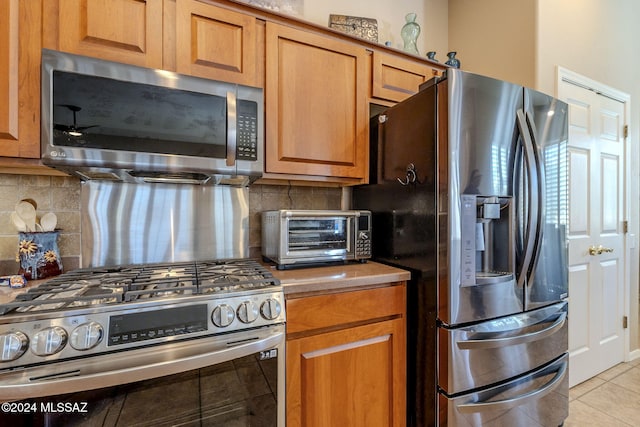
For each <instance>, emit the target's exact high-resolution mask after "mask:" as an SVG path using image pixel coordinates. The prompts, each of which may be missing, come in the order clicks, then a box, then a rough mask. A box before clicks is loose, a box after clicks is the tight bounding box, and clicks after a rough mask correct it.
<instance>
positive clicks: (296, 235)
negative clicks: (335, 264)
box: [283, 216, 353, 262]
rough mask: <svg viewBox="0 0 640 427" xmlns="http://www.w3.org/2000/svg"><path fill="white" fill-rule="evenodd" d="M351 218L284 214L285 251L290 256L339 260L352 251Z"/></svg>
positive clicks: (302, 258) (317, 259) (299, 258)
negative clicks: (287, 215)
mask: <svg viewBox="0 0 640 427" xmlns="http://www.w3.org/2000/svg"><path fill="white" fill-rule="evenodd" d="M352 220H353V219H352V218H351V217H349V216H333V217H312V216H311V217H290V218H287V224H286V228H285V229H284V230H283V231H284V232H285V233H287V236H286V239H284V241H285V242H286V245H287V248H286V254H287V256H288V257H290V258H294V259H297V260H304V261H307V262H314V261H339V260H344V259H347V257H348V254H349V253H351V250H352V248H351V243H350V242H351V228H352Z"/></svg>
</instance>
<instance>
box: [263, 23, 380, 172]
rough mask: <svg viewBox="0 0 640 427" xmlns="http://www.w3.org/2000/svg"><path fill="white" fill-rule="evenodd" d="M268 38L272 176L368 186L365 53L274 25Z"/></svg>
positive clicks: (268, 153) (359, 48)
mask: <svg viewBox="0 0 640 427" xmlns="http://www.w3.org/2000/svg"><path fill="white" fill-rule="evenodd" d="M265 39H266V81H265V99H266V108H265V111H266V150H265V151H266V165H265V169H266V172H267V173H277V174H298V175H310V176H311V175H315V176H318V177H329V178H344V179H345V180H349V179H351V180H353V182H358V183H360V182H365V181H366V178H367V176H368V112H367V76H368V75H369V74H368V68H367V67H368V65H367V61H368V56H367V53H366V50H365V49H364V48H363V47H362V46H358V45H356V44H351V43H347V42H343V41H340V40H338V39H334V38H331V37H327V36H323V35H319V34H315V33H311V32H306V31H302V30H298V29H295V28H291V27H287V26H283V25H278V24H274V23H271V22H267V23H266V36H265Z"/></svg>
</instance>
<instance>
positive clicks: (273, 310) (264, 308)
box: [260, 298, 282, 320]
mask: <svg viewBox="0 0 640 427" xmlns="http://www.w3.org/2000/svg"><path fill="white" fill-rule="evenodd" d="M281 311H282V307H280V303H279V302H278V300H275V299H273V298H267V300H266V301H265V302H263V303H262V305H261V306H260V314H262V317H264V318H265V319H267V320H273V319H276V318H277V317H278V316H280V312H281Z"/></svg>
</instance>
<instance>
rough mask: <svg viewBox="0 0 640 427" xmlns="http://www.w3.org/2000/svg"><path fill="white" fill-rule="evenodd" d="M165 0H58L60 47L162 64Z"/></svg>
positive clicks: (131, 61)
mask: <svg viewBox="0 0 640 427" xmlns="http://www.w3.org/2000/svg"><path fill="white" fill-rule="evenodd" d="M162 4H163V0H59V11H58V12H59V15H58V20H59V41H58V42H59V47H60V50H62V51H65V52H70V53H76V54H79V55H86V56H93V57H97V58H101V59H106V60H110V61H116V62H122V63H127V64H133V65H139V66H142V67H149V68H161V67H162Z"/></svg>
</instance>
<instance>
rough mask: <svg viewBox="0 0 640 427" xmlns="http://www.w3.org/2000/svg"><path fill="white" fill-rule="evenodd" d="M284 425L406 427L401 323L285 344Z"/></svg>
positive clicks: (375, 325) (383, 323)
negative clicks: (285, 405)
mask: <svg viewBox="0 0 640 427" xmlns="http://www.w3.org/2000/svg"><path fill="white" fill-rule="evenodd" d="M286 390H287V426H289V427H295V426H307V427H314V426H327V427H329V426H353V427H359V426H362V427H375V426H380V427H389V426H402V425H404V424H405V336H404V319H393V320H387V321H382V322H378V323H373V324H369V325H364V326H358V327H353V328H348V329H343V330H340V331H335V332H328V333H323V334H319V335H313V336H309V337H305V338H300V339H294V340H290V341H287V386H286Z"/></svg>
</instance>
